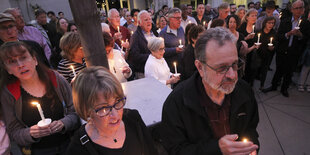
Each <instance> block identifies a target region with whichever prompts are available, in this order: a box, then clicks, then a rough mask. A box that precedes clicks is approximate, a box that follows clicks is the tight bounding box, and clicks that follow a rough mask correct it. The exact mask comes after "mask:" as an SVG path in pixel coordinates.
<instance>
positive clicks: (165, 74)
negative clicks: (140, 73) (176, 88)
mask: <svg viewBox="0 0 310 155" xmlns="http://www.w3.org/2000/svg"><path fill="white" fill-rule="evenodd" d="M144 74H145V77H153V78H155V79H157V80H158V81H159V82H161V83H163V84H165V85H166V82H167V80H169V79H170V76H171V75H172V73H170V69H169V67H168V64H167V62H166V60H165V59H164V58H161V59H157V58H155V57H154V56H153V55H152V54H150V55H149V57H148V59H147V60H146V63H145V67H144ZM168 86H169V87H170V84H169V85H168Z"/></svg>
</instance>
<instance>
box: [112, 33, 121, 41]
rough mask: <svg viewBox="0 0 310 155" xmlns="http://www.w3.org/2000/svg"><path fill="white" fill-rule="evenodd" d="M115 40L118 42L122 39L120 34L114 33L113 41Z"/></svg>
mask: <svg viewBox="0 0 310 155" xmlns="http://www.w3.org/2000/svg"><path fill="white" fill-rule="evenodd" d="M117 39H119V40H121V39H122V33H120V32H116V33H114V40H117Z"/></svg>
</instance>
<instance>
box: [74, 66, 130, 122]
mask: <svg viewBox="0 0 310 155" xmlns="http://www.w3.org/2000/svg"><path fill="white" fill-rule="evenodd" d="M98 95H103V97H104V98H106V99H110V98H111V97H119V98H123V97H125V95H124V92H123V89H122V86H121V84H120V83H119V81H118V80H117V79H116V77H115V76H114V75H113V74H111V73H110V71H109V70H107V69H106V68H104V67H101V66H92V67H88V68H85V69H83V70H82V71H81V72H80V73H79V74H78V75H77V76H76V78H75V80H74V82H73V85H72V96H73V104H74V107H75V110H76V112H77V114H78V115H79V116H80V117H81V118H82V119H84V120H87V119H88V118H89V117H90V114H91V111H92V110H93V107H94V104H95V102H96V101H97V98H98Z"/></svg>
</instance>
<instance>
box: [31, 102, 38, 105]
mask: <svg viewBox="0 0 310 155" xmlns="http://www.w3.org/2000/svg"><path fill="white" fill-rule="evenodd" d="M31 104H33V105H35V106H36V105H38V104H39V102H36V101H35V102H31Z"/></svg>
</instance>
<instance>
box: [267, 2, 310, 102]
mask: <svg viewBox="0 0 310 155" xmlns="http://www.w3.org/2000/svg"><path fill="white" fill-rule="evenodd" d="M304 10H305V7H304V2H303V1H301V0H298V1H296V2H294V3H293V4H292V8H291V12H292V13H293V15H292V16H291V17H289V18H285V19H281V23H280V27H279V29H278V42H279V46H278V50H276V72H275V74H274V76H273V79H272V86H271V87H269V88H266V89H263V92H264V93H266V92H269V91H275V90H277V87H278V84H279V82H280V81H281V79H282V78H283V80H282V85H281V94H282V95H283V96H284V97H289V93H288V91H287V89H288V88H289V86H290V84H291V82H292V75H293V72H294V71H295V69H296V67H297V64H298V60H299V58H300V56H301V54H302V51H303V44H304V40H303V34H302V32H303V31H304V30H305V29H309V27H304V24H305V22H304V21H302V22H301V23H300V25H299V27H300V29H296V27H297V26H298V23H299V21H300V20H301V17H302V15H303V14H304Z"/></svg>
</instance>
